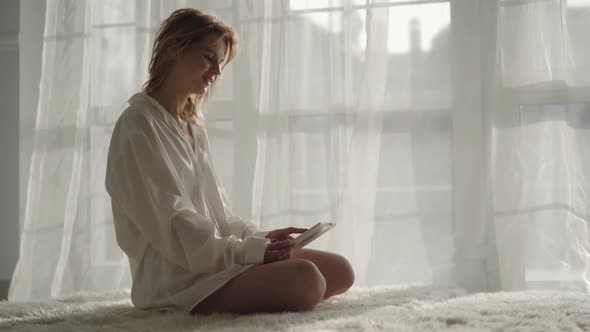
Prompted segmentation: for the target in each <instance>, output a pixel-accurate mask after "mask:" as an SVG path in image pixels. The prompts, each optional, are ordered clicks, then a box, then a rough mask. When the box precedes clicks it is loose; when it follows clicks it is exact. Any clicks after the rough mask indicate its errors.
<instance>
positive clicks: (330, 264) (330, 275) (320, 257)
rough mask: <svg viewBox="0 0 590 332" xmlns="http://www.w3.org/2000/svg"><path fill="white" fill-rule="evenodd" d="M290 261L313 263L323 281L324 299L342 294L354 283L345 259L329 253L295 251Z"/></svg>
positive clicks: (349, 266)
mask: <svg viewBox="0 0 590 332" xmlns="http://www.w3.org/2000/svg"><path fill="white" fill-rule="evenodd" d="M292 259H305V260H309V261H311V262H312V263H314V264H315V265H316V266H317V267H318V269H319V270H320V272H321V273H322V275H323V276H324V279H326V292H325V294H324V298H325V299H327V298H329V297H331V296H334V295H338V294H342V293H344V292H345V291H346V290H348V289H349V288H350V287H351V286H352V284H353V283H354V271H353V269H352V266H351V265H350V263H349V262H348V260H347V259H346V258H344V257H343V256H341V255H338V254H334V253H331V252H326V251H321V250H313V249H305V248H302V249H300V250H297V251H295V253H294V254H293V256H292Z"/></svg>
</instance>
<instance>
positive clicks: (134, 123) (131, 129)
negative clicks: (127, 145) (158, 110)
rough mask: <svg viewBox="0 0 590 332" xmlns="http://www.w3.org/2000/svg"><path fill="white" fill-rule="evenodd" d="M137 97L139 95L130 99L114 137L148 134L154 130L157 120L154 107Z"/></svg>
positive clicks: (119, 118) (118, 120) (116, 124)
mask: <svg viewBox="0 0 590 332" xmlns="http://www.w3.org/2000/svg"><path fill="white" fill-rule="evenodd" d="M136 96H137V94H136V95H134V96H133V97H131V98H130V100H129V102H128V103H127V104H126V107H125V109H124V110H123V112H121V114H120V115H119V117H118V119H117V121H116V123H115V127H114V128H113V135H117V136H127V135H129V134H132V133H143V134H148V133H150V132H152V131H153V130H154V125H153V122H154V121H156V120H155V119H154V115H153V110H152V108H153V106H152V105H150V103H149V102H145V101H142V100H141V99H138V98H136Z"/></svg>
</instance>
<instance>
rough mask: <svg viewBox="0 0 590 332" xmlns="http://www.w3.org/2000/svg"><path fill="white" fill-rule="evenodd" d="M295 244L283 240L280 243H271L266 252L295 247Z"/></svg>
mask: <svg viewBox="0 0 590 332" xmlns="http://www.w3.org/2000/svg"><path fill="white" fill-rule="evenodd" d="M294 245H295V242H293V241H291V240H283V241H278V242H271V243H269V244H268V245H267V246H266V250H278V249H282V248H287V247H293V246H294Z"/></svg>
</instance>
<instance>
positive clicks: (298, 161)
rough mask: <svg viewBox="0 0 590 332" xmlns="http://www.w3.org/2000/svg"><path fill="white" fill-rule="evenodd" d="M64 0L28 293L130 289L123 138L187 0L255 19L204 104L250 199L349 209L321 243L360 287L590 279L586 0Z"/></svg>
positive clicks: (26, 230)
mask: <svg viewBox="0 0 590 332" xmlns="http://www.w3.org/2000/svg"><path fill="white" fill-rule="evenodd" d="M46 7H47V12H46V21H45V34H44V39H43V41H42V42H43V66H42V77H41V82H40V98H39V101H38V106H37V109H36V110H28V111H30V112H31V113H36V114H37V121H36V124H35V128H34V142H35V143H34V148H33V151H32V156H31V164H30V165H23V167H28V168H29V169H30V173H29V180H28V188H21V190H26V202H25V204H24V205H25V211H24V224H23V225H22V227H21V230H22V231H21V252H20V258H19V262H18V264H17V268H16V270H15V273H14V278H13V281H12V283H11V287H10V294H9V299H10V300H27V299H34V298H44V297H49V296H61V295H65V294H71V293H75V292H79V291H103V290H110V289H118V288H126V287H130V285H131V277H130V272H129V267H128V263H127V260H126V257H125V256H124V255H123V253H122V252H121V251H120V250H119V248H118V246H117V243H116V238H115V234H114V229H113V225H112V217H111V214H110V213H111V212H110V211H111V210H110V202H109V198H108V195H107V193H106V191H105V189H104V172H105V165H106V155H107V148H108V143H109V139H110V134H111V132H112V128H113V125H114V123H115V121H116V119H117V117H118V115H119V114H120V113H121V112H122V111H123V108H124V104H125V101H126V99H127V98H129V97H130V96H131V95H132V94H133V93H135V92H137V91H139V90H140V88H141V84H142V83H143V82H144V81H145V80H146V79H147V66H148V63H149V55H150V51H151V46H152V42H153V39H154V35H155V33H156V31H157V29H158V26H159V24H160V22H161V21H162V20H164V19H165V18H166V17H168V15H169V14H170V13H171V12H172V11H173V10H174V9H176V8H180V7H195V8H199V9H202V10H204V11H206V12H210V13H214V14H216V15H218V16H219V17H221V18H222V19H223V20H224V21H226V22H227V23H229V24H230V25H232V26H233V27H234V28H235V29H236V30H237V32H238V35H239V38H240V50H239V53H238V57H237V58H236V59H235V60H234V62H233V63H231V64H230V65H229V66H228V67H227V68H226V70H225V72H224V75H223V77H222V79H221V85H220V86H219V88H218V90H217V91H216V93H215V95H214V96H213V98H212V100H211V101H210V102H209V103H208V104H207V106H206V109H205V112H204V113H205V117H206V119H207V123H208V132H209V136H210V139H211V148H212V150H213V155H214V163H215V167H216V170H217V174H219V175H220V179H221V181H222V182H223V185H224V187H225V189H226V191H227V193H228V196H229V198H230V200H231V203H232V204H231V205H232V212H234V214H237V215H240V216H241V217H242V218H244V219H250V220H251V221H252V222H254V223H255V224H257V225H258V226H259V227H260V228H262V229H267V230H270V229H273V228H282V227H288V226H296V227H310V226H311V225H313V224H314V223H315V222H318V221H333V222H336V223H337V226H336V227H335V228H334V229H333V230H332V231H330V232H329V233H327V234H326V235H324V236H323V237H321V238H320V239H318V240H317V241H315V242H314V243H312V244H311V245H310V247H311V248H316V249H323V250H329V251H332V252H336V253H339V254H342V255H343V256H346V257H347V258H348V259H349V260H350V261H351V263H352V264H353V267H354V269H355V272H356V275H357V281H356V285H357V286H371V285H379V284H434V285H457V286H460V287H462V288H465V289H466V290H468V291H496V290H522V289H529V288H553V289H573V290H582V291H588V287H589V285H590V282H589V277H588V273H589V270H590V267H589V266H590V258H589V257H588V252H590V243H589V241H590V237H589V235H588V221H589V217H588V216H589V215H590V211H589V210H590V206H589V203H588V202H590V197H589V193H590V182H589V180H588V179H589V178H590V174H589V172H590V157H588V153H587V152H588V151H590V149H589V146H588V144H590V143H588V142H590V140H589V139H588V138H589V127H590V106H589V105H590V100H589V99H590V97H588V96H590V82H589V81H588V77H590V75H589V74H590V62H588V59H590V42H588V41H587V38H586V35H587V33H586V32H587V31H588V29H590V26H589V25H590V23H589V22H590V3H588V2H587V1H584V0H575V1H573V0H570V1H559V0H547V1H537V0H495V1H488V0H451V1H445V0H441V1H394V0H389V1H386V0H322V1H319V0H318V1H315V0H314V1H305V0H278V1H277V0H240V1H229V0H226V1H218V0H217V1H213V0H197V1H189V0H186V1H164V0H150V1H139V0H137V1H128V0H109V1H92V0H86V1H73V0H69V1H68V0H48V1H47V6H46ZM22 19H23V20H24V21H26V17H24V18H22ZM23 70H27V68H26V67H23ZM24 111H25V112H26V111H27V110H24ZM22 132H23V133H26V132H29V131H22ZM25 160H27V159H26V158H25Z"/></svg>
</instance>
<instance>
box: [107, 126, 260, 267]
mask: <svg viewBox="0 0 590 332" xmlns="http://www.w3.org/2000/svg"><path fill="white" fill-rule="evenodd" d="M118 144H120V146H119V147H118V149H119V152H118V153H117V154H116V155H115V156H112V160H111V156H110V155H109V163H108V165H107V182H106V186H107V190H108V191H109V194H110V195H111V198H112V200H114V201H116V203H117V204H118V205H119V206H120V207H121V209H122V211H123V212H124V214H125V215H126V216H127V217H128V218H129V219H130V220H131V221H132V222H133V223H134V224H135V225H136V226H137V227H138V228H139V229H140V231H141V232H142V234H143V235H144V236H145V237H146V238H147V240H148V241H149V243H150V244H151V245H152V246H153V247H154V248H155V249H156V250H158V251H159V252H160V253H161V254H162V255H163V256H164V257H166V258H167V259H169V260H170V261H172V262H175V263H176V264H179V265H180V266H183V267H185V268H187V269H188V270H190V271H192V272H196V273H206V272H213V271H220V270H223V269H224V268H227V267H228V266H230V265H232V264H257V263H262V262H263V260H264V252H265V250H266V245H267V243H268V239H264V238H257V237H247V238H244V239H241V238H238V237H237V236H235V235H233V234H231V235H229V236H226V237H219V236H218V235H216V232H215V227H216V226H215V224H214V223H213V222H212V221H210V220H209V219H207V218H205V217H204V216H203V215H201V214H200V213H198V211H197V210H196V209H195V207H194V204H193V203H192V201H191V200H190V198H189V197H188V194H187V192H186V190H185V189H184V187H183V185H182V184H181V180H180V177H179V175H178V174H177V170H176V169H175V167H174V165H173V163H172V160H171V158H170V155H169V153H168V151H167V150H166V149H165V148H164V143H162V141H161V140H160V139H159V137H158V136H157V134H156V132H155V130H154V129H151V130H142V131H140V132H134V133H132V134H128V135H127V137H125V138H124V139H123V140H121V141H120V142H118ZM170 150H171V152H172V153H174V150H173V149H170Z"/></svg>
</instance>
